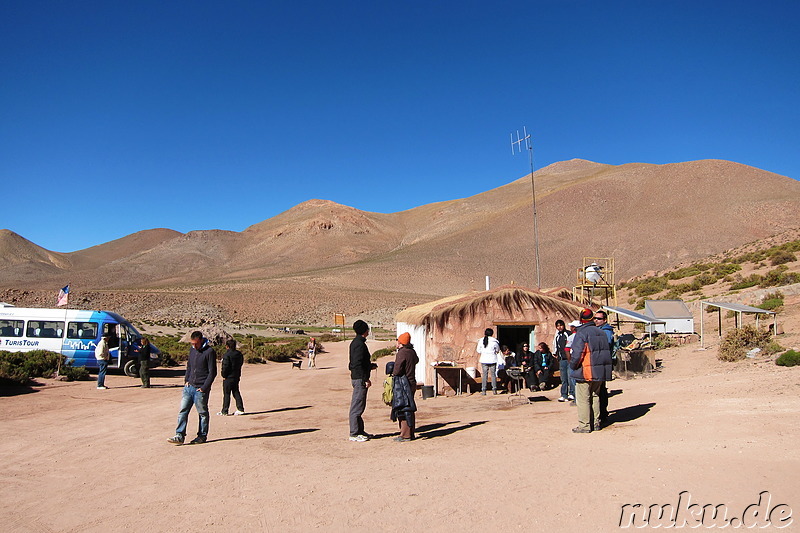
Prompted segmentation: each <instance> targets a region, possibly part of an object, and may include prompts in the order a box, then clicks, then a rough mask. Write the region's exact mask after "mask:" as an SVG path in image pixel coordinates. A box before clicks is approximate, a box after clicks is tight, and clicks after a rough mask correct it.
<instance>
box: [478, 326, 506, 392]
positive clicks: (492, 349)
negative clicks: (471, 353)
mask: <svg viewBox="0 0 800 533" xmlns="http://www.w3.org/2000/svg"><path fill="white" fill-rule="evenodd" d="M493 335H494V330H493V329H492V328H486V330H485V331H484V332H483V338H482V339H481V340H479V341H478V346H477V347H476V348H475V351H476V352H478V353H479V354H481V355H480V357H479V358H478V362H479V363H480V364H481V395H482V396H486V380H487V377H488V376H489V375H491V377H492V392H494V394H497V372H496V370H497V360H498V355H499V354H500V342H498V340H497V339H495V338H494V337H493Z"/></svg>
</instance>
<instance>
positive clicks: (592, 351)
mask: <svg viewBox="0 0 800 533" xmlns="http://www.w3.org/2000/svg"><path fill="white" fill-rule="evenodd" d="M593 316H594V313H593V312H592V310H591V309H584V310H583V311H581V317H580V319H581V325H580V326H579V327H578V329H577V331H576V332H575V338H574V339H573V340H572V347H571V350H570V354H569V366H570V368H571V369H572V377H573V378H575V403H576V404H577V407H578V427H576V428H574V429H573V430H572V431H573V432H574V433H591V432H592V430H594V431H598V430H599V429H600V397H599V396H598V395H599V393H600V388H601V387H602V385H603V383H604V382H605V381H608V380H610V379H611V350H609V347H608V338H607V337H606V334H605V333H603V332H602V331H601V330H600V328H598V327H597V326H595V325H594V324H593V323H592V318H593Z"/></svg>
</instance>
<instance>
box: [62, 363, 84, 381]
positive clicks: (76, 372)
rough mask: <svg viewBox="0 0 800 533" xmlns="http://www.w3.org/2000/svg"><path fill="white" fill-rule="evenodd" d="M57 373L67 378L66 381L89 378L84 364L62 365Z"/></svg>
mask: <svg viewBox="0 0 800 533" xmlns="http://www.w3.org/2000/svg"><path fill="white" fill-rule="evenodd" d="M59 374H60V375H62V376H64V377H65V378H67V381H86V380H88V379H89V371H88V370H87V369H86V367H84V366H72V365H66V366H62V367H61V370H60V371H59Z"/></svg>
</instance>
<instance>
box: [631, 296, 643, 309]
mask: <svg viewBox="0 0 800 533" xmlns="http://www.w3.org/2000/svg"><path fill="white" fill-rule="evenodd" d="M639 309H644V298H641V299H640V300H639V301H638V302H636V305H635V306H634V308H633V310H634V311H638V310H639Z"/></svg>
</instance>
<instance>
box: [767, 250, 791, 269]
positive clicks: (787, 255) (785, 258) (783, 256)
mask: <svg viewBox="0 0 800 533" xmlns="http://www.w3.org/2000/svg"><path fill="white" fill-rule="evenodd" d="M769 261H770V263H771V264H772V266H778V265H783V264H784V263H792V262H794V261H797V257H796V256H795V255H794V253H792V252H790V251H789V250H775V251H774V252H773V253H771V254H770V256H769Z"/></svg>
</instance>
